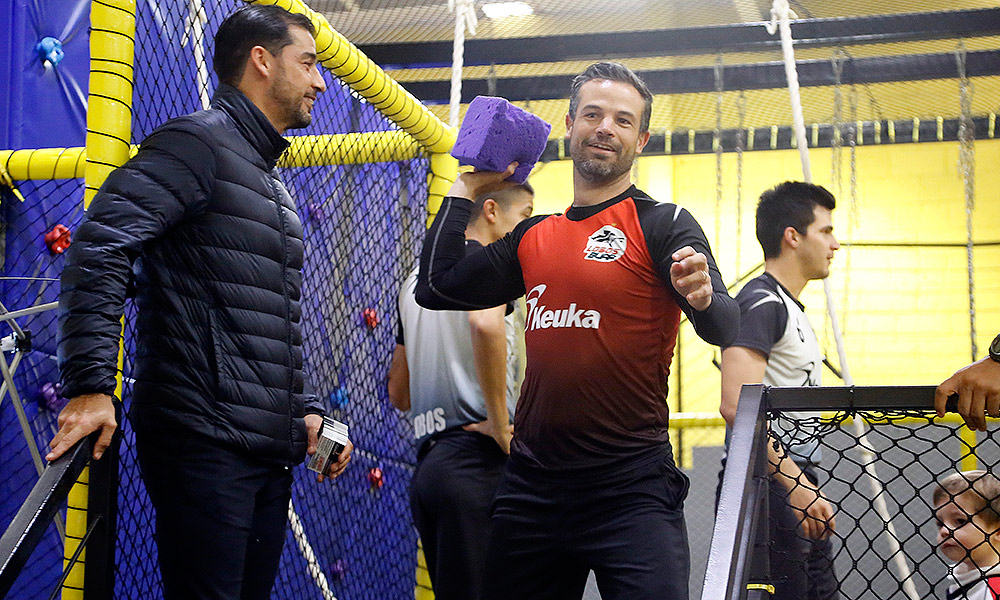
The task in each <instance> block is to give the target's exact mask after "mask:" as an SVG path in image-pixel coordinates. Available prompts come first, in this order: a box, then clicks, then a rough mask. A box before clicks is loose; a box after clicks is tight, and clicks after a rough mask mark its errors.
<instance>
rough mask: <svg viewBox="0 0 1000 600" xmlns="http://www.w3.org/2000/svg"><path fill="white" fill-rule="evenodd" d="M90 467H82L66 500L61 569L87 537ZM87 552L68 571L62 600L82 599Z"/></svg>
mask: <svg viewBox="0 0 1000 600" xmlns="http://www.w3.org/2000/svg"><path fill="white" fill-rule="evenodd" d="M89 484H90V467H89V466H87V467H84V469H83V472H82V473H80V477H79V478H78V479H77V480H76V483H75V484H73V487H72V488H70V491H69V496H67V498H66V505H67V507H66V540H65V544H64V546H63V568H64V569H65V568H66V567H67V566H68V565H69V559H70V558H72V556H73V554H74V553H75V552H76V549H77V548H78V547H79V545H80V542H81V541H82V540H83V538H84V536H85V535H87V494H88V490H89V488H90V485H89ZM86 555H87V551H86V550H83V551H82V552H81V553H80V556H79V558H78V559H77V562H76V564H74V565H73V568H72V569H71V570H70V572H69V575H68V576H67V577H66V581H65V582H64V583H63V589H62V598H63V600H80V599H82V598H83V577H84V561H85V559H86Z"/></svg>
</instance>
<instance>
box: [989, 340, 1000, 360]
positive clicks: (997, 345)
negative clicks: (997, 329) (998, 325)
mask: <svg viewBox="0 0 1000 600" xmlns="http://www.w3.org/2000/svg"><path fill="white" fill-rule="evenodd" d="M989 357H990V358H992V359H993V360H995V361H996V362H998V363H1000V334H998V335H997V336H996V337H995V338H993V343H991V344H990V352H989Z"/></svg>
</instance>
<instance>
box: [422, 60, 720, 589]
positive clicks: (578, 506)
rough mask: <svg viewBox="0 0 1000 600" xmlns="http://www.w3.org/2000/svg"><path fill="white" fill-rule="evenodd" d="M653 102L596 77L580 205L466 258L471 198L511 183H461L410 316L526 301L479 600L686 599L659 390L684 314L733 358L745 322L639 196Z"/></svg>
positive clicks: (696, 248) (579, 148) (578, 163)
mask: <svg viewBox="0 0 1000 600" xmlns="http://www.w3.org/2000/svg"><path fill="white" fill-rule="evenodd" d="M651 108H652V95H651V94H650V93H649V90H648V89H647V88H646V86H645V84H644V83H643V82H642V80H641V79H639V78H638V77H637V76H636V75H635V74H634V73H633V72H632V71H630V70H629V69H627V68H625V67H623V66H621V65H619V64H616V63H598V64H595V65H592V66H591V67H589V68H588V69H587V70H586V71H585V72H584V73H583V74H582V75H580V76H578V77H577V78H576V79H575V80H574V82H573V90H572V97H571V99H570V107H569V114H568V115H567V117H566V127H567V137H568V138H569V141H570V154H571V156H572V157H573V165H574V173H573V192H574V199H573V205H572V206H571V207H570V208H569V209H568V210H567V211H566V214H564V215H548V216H543V217H533V218H530V219H527V220H525V221H522V222H521V223H520V224H519V225H518V226H517V227H516V228H515V229H514V231H512V232H511V233H510V234H508V235H507V236H505V237H504V238H503V239H501V240H499V241H497V242H495V243H493V244H490V245H488V246H487V247H486V248H485V249H484V251H483V252H478V253H474V254H470V255H469V256H465V252H464V231H465V225H466V221H467V220H468V217H469V213H470V210H471V208H472V202H471V201H470V200H469V199H471V198H475V197H477V196H478V195H480V194H482V193H485V192H487V191H489V190H490V189H496V188H498V187H502V186H505V185H509V184H508V183H506V182H504V179H505V178H506V177H508V176H509V175H510V174H511V173H513V167H514V166H515V165H511V168H509V169H508V170H507V171H506V172H505V173H486V172H477V173H464V174H462V175H460V176H459V178H458V180H457V181H456V183H455V184H454V186H453V187H452V188H451V191H450V193H449V197H447V198H446V199H445V201H444V203H443V205H442V207H441V211H440V212H439V213H438V216H437V218H436V219H435V221H434V224H433V225H432V226H431V229H430V231H429V232H428V237H427V239H426V241H425V244H424V250H423V254H422V256H421V265H420V278H419V283H418V287H417V301H418V302H419V303H420V304H421V305H423V306H425V307H427V308H433V309H464V310H469V309H476V308H484V307H490V306H496V305H499V304H502V303H504V302H507V301H509V300H512V299H514V298H517V297H519V296H521V295H526V296H527V297H526V301H527V307H528V315H527V322H526V325H525V344H526V349H527V366H526V373H525V380H524V384H523V386H522V388H521V396H520V399H519V400H518V405H517V412H516V414H515V421H514V439H513V442H512V444H511V458H510V461H509V463H508V470H507V473H506V474H505V476H504V479H503V481H502V482H501V485H500V488H499V489H498V491H497V496H496V498H495V501H494V507H493V529H492V532H491V535H490V540H489V550H488V552H487V559H488V566H487V582H486V585H485V586H484V587H485V589H486V594H485V596H484V597H485V598H489V599H492V598H496V599H498V600H499V599H500V598H504V599H506V598H518V599H531V598H579V597H581V596H582V593H583V589H584V587H585V585H586V580H587V575H588V573H589V571H590V570H593V571H594V572H595V575H596V578H597V583H598V586H599V587H600V590H601V594H602V597H603V598H605V600H614V599H625V598H627V599H629V600H637V599H639V600H641V599H644V598H649V599H654V598H656V599H661V598H671V599H676V600H684V599H686V598H687V597H688V573H689V557H688V543H687V532H686V528H685V525H684V516H683V504H684V498H685V496H686V495H687V488H688V481H687V477H685V475H684V474H683V473H682V472H681V471H680V470H679V469H678V468H677V467H676V466H675V465H674V462H673V457H672V453H671V448H670V441H669V437H668V423H667V421H668V414H667V404H666V401H665V398H666V395H667V373H668V369H669V366H670V360H671V357H672V355H673V350H674V344H675V342H676V339H677V328H678V325H679V322H680V315H681V312H682V311H683V312H685V313H686V314H687V315H688V316H689V318H690V319H691V322H692V323H693V324H694V327H695V330H696V331H697V332H698V334H699V335H700V336H701V337H702V338H703V339H704V340H705V341H707V342H709V343H711V344H716V345H725V344H728V343H730V342H731V341H732V340H733V338H734V336H735V335H736V333H737V331H738V329H739V307H738V306H737V304H736V303H735V301H734V300H733V299H732V298H730V297H729V295H728V294H727V292H726V288H725V286H724V284H723V282H722V277H721V276H720V274H719V270H718V268H717V267H716V265H715V261H714V260H713V259H712V254H711V250H710V249H709V245H708V242H707V240H706V238H705V234H704V233H703V232H702V230H701V228H700V227H699V226H698V223H697V222H696V221H695V220H694V217H692V216H691V214H690V213H688V212H687V211H686V210H684V209H682V208H680V207H679V206H676V205H674V204H664V203H657V202H655V201H654V200H652V199H650V198H649V197H648V196H647V195H646V194H645V193H644V192H642V191H641V190H639V189H637V188H636V187H635V186H633V185H631V183H630V177H629V175H630V171H631V167H632V163H633V161H634V160H635V156H636V155H637V154H638V153H639V152H641V151H642V149H643V147H644V146H645V144H646V142H647V141H648V140H649V131H648V128H649V117H650V112H651Z"/></svg>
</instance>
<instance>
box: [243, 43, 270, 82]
mask: <svg viewBox="0 0 1000 600" xmlns="http://www.w3.org/2000/svg"><path fill="white" fill-rule="evenodd" d="M273 61H274V56H273V55H272V54H271V53H270V52H268V51H267V48H265V47H263V46H254V47H253V48H251V49H250V58H248V59H247V69H253V71H254V72H255V73H257V74H258V75H259V76H261V77H263V78H265V79H266V78H267V77H268V75H269V74H270V73H271V69H272V68H273V66H274V65H273ZM244 74H245V73H244Z"/></svg>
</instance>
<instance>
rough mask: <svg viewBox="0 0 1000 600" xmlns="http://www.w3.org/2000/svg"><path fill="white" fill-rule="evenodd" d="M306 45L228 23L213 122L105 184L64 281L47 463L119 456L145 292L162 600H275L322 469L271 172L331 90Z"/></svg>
mask: <svg viewBox="0 0 1000 600" xmlns="http://www.w3.org/2000/svg"><path fill="white" fill-rule="evenodd" d="M313 34H314V30H313V26H312V24H311V23H310V21H309V20H308V19H307V18H305V17H303V16H301V15H293V14H291V13H289V12H286V11H284V10H282V9H280V8H277V7H273V6H248V7H244V8H243V9H241V10H239V11H237V12H236V13H234V14H233V15H231V16H230V17H229V18H227V19H226V21H225V22H224V23H223V24H222V26H221V27H220V28H219V32H218V35H217V36H216V48H215V70H216V73H217V74H218V76H219V81H220V86H219V89H218V91H217V93H216V94H215V97H214V98H213V100H212V107H211V108H210V109H209V110H204V111H201V112H197V113H194V114H191V115H188V116H185V117H180V118H177V119H174V120H172V121H169V122H168V123H166V124H164V125H163V126H161V127H160V128H159V129H157V130H156V131H154V132H153V133H152V134H151V135H150V136H149V137H148V138H147V139H146V140H145V141H144V142H143V143H142V146H141V149H140V151H139V153H138V154H137V155H136V156H135V158H133V159H131V160H130V161H128V162H127V163H126V164H125V165H124V166H123V167H121V168H120V169H117V170H116V171H114V172H113V173H111V175H110V176H109V177H108V179H107V181H106V182H105V184H104V185H103V187H102V188H101V190H100V191H99V192H98V194H97V195H96V197H95V198H94V201H93V203H92V204H91V206H90V208H89V210H88V212H87V215H86V218H85V219H84V222H83V223H82V224H81V225H80V227H79V229H78V230H77V232H76V235H75V239H74V242H73V244H72V246H70V249H69V253H68V256H67V262H66V267H65V269H64V271H63V274H62V291H61V295H60V300H59V304H60V307H59V308H60V329H61V331H60V342H59V362H60V368H61V370H62V378H63V385H64V388H63V389H64V392H65V394H66V395H67V397H69V398H71V400H70V402H69V404H68V405H67V406H66V408H65V409H64V410H63V411H62V413H61V414H60V415H59V427H60V429H59V432H58V433H57V434H56V436H55V437H54V438H53V440H52V444H51V446H52V452H51V453H50V454H49V456H48V459H49V460H54V459H55V458H56V457H57V456H59V455H60V454H62V453H63V452H65V451H66V449H68V448H69V447H70V446H72V445H73V444H74V443H75V442H76V441H77V440H79V439H80V438H82V437H84V436H86V435H88V434H90V433H91V432H93V431H97V430H101V437H100V440H99V441H98V442H97V444H96V446H95V449H94V458H100V456H101V454H102V453H103V452H104V450H105V449H106V448H107V446H108V444H109V442H110V439H111V435H112V433H113V431H114V430H115V428H116V426H117V423H116V418H115V405H114V401H113V400H112V395H113V394H114V391H115V375H116V371H117V366H116V362H117V356H118V336H119V333H120V331H121V326H120V324H119V319H120V318H121V315H122V310H123V303H124V299H125V295H126V288H127V287H128V284H129V279H130V277H132V276H133V274H134V278H135V284H136V290H137V296H136V304H137V307H138V317H137V323H136V340H135V342H136V356H135V385H134V387H133V399H132V409H131V410H132V412H131V417H132V421H133V424H134V428H135V431H136V441H137V446H138V458H139V464H140V467H141V468H142V473H143V479H144V480H145V482H146V487H147V490H148V492H149V496H150V499H151V500H152V502H153V505H154V507H155V508H156V535H157V542H158V546H159V559H160V566H161V570H162V572H163V581H164V594H165V596H166V597H167V598H168V600H169V599H174V598H184V599H188V598H226V599H229V598H232V599H237V598H267V597H269V595H270V591H271V587H272V586H273V583H274V578H275V574H276V572H277V567H278V560H279V557H280V555H281V548H282V545H283V542H284V539H285V528H286V518H287V517H286V515H287V508H288V501H289V499H290V497H291V481H292V475H291V470H290V468H291V467H292V466H294V465H295V464H297V463H299V462H301V461H302V459H303V458H304V456H305V455H306V453H307V452H308V453H310V454H311V453H314V452H315V447H316V438H317V432H318V430H319V427H320V424H321V422H322V414H323V408H322V405H321V404H320V403H319V402H317V401H316V399H315V397H313V396H312V395H310V394H308V393H307V391H306V389H305V388H306V385H305V378H304V376H303V371H302V334H301V327H300V318H301V310H300V305H299V294H300V290H301V279H302V274H301V268H302V258H303V256H302V255H303V243H302V225H301V223H300V222H299V220H298V217H297V216H296V214H295V206H294V204H293V201H292V199H291V197H290V196H289V195H288V192H287V191H286V190H285V187H284V186H283V185H282V184H281V182H280V181H279V180H278V176H277V171H276V170H275V165H276V163H277V161H278V157H279V156H280V155H281V153H282V152H283V151H284V150H285V148H286V147H287V146H288V142H287V141H285V139H284V138H283V137H282V133H284V132H285V131H286V130H287V129H292V128H297V127H304V126H306V125H308V124H309V122H310V120H311V115H310V111H311V109H312V105H313V102H314V101H315V99H316V96H317V94H319V93H320V92H322V91H324V90H325V89H326V85H325V83H324V81H323V78H322V76H321V75H320V73H319V71H318V69H317V57H316V45H315V42H314V40H313V37H312V35H313ZM115 401H117V400H115ZM350 451H351V447H350V446H349V447H348V448H347V449H346V450H345V451H344V452H343V453H342V455H341V458H340V460H339V461H338V462H337V463H335V464H334V465H333V466H332V467H331V469H330V471H328V472H327V474H326V475H327V476H329V477H331V478H332V477H336V476H337V475H339V474H340V473H341V472H342V471H343V469H344V468H345V467H346V466H347V462H348V461H349V459H350ZM319 479H320V480H322V479H323V477H320V478H319Z"/></svg>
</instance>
